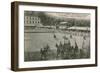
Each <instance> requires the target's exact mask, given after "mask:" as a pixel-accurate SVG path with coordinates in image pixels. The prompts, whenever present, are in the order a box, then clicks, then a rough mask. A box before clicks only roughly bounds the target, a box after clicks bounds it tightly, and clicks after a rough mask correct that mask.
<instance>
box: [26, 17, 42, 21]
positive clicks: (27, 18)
mask: <svg viewBox="0 0 100 73" xmlns="http://www.w3.org/2000/svg"><path fill="white" fill-rule="evenodd" d="M25 20H40V18H39V17H36V16H34V17H33V16H25Z"/></svg>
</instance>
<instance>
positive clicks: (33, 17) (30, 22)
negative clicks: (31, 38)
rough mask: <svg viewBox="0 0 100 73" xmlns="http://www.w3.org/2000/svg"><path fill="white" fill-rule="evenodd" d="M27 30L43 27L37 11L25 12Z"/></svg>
mask: <svg viewBox="0 0 100 73" xmlns="http://www.w3.org/2000/svg"><path fill="white" fill-rule="evenodd" d="M24 26H25V30H31V29H34V28H35V27H42V24H41V19H40V18H39V16H38V14H37V13H36V12H32V11H25V13H24Z"/></svg>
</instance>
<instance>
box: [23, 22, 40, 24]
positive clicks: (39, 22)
mask: <svg viewBox="0 0 100 73" xmlns="http://www.w3.org/2000/svg"><path fill="white" fill-rule="evenodd" d="M24 23H25V24H34V23H40V21H24Z"/></svg>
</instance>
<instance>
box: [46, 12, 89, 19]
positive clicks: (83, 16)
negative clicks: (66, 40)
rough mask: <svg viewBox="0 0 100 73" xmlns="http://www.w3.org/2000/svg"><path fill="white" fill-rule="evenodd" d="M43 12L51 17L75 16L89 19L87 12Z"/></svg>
mask: <svg viewBox="0 0 100 73" xmlns="http://www.w3.org/2000/svg"><path fill="white" fill-rule="evenodd" d="M45 14H46V15H49V16H51V17H55V18H75V19H85V20H89V19H90V14H89V13H50V12H46V13H45Z"/></svg>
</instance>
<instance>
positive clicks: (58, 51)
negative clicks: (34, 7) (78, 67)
mask: <svg viewBox="0 0 100 73" xmlns="http://www.w3.org/2000/svg"><path fill="white" fill-rule="evenodd" d="M90 17H91V14H89V13H71V12H66V13H63V12H39V11H24V61H42V60H43V61H46V60H63V59H65V60H68V59H87V58H90V50H91V49H90V38H91V37H90V32H91V31H90Z"/></svg>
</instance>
